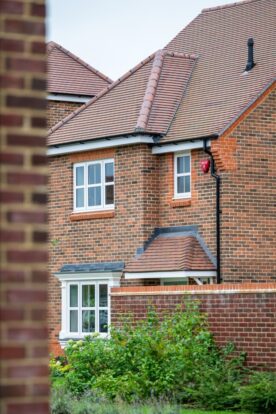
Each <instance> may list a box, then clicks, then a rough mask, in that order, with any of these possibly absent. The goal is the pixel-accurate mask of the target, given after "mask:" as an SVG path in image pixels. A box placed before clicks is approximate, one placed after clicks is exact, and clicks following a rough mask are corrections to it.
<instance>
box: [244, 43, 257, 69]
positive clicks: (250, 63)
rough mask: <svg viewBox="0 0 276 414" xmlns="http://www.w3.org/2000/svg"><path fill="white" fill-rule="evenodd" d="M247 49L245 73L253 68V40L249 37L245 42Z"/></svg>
mask: <svg viewBox="0 0 276 414" xmlns="http://www.w3.org/2000/svg"><path fill="white" fill-rule="evenodd" d="M247 49H248V59H247V64H246V68H245V71H246V72H249V71H250V70H251V69H253V68H254V66H255V62H254V56H253V52H254V40H253V38H252V37H250V38H249V39H248V40H247Z"/></svg>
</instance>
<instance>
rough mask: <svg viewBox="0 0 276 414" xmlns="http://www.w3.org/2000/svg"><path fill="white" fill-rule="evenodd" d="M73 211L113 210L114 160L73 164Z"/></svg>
mask: <svg viewBox="0 0 276 414" xmlns="http://www.w3.org/2000/svg"><path fill="white" fill-rule="evenodd" d="M73 198H74V211H76V212H81V211H97V210H111V209H114V160H113V159H106V160H97V161H91V162H83V163H78V164H74V197H73Z"/></svg>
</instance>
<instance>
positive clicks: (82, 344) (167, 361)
mask: <svg viewBox="0 0 276 414" xmlns="http://www.w3.org/2000/svg"><path fill="white" fill-rule="evenodd" d="M233 351H234V349H233V346H230V345H228V346H227V347H225V348H223V349H220V348H218V347H217V346H216V344H215V342H214V339H213V336H212V334H211V333H210V331H209V328H208V323H207V320H206V317H205V315H204V314H202V313H201V312H200V311H199V308H198V304H197V303H195V302H187V303H186V304H185V308H184V306H180V307H178V308H177V309H176V310H175V312H173V313H171V314H168V313H164V314H163V315H162V317H160V316H159V315H158V314H157V312H156V311H155V309H154V308H151V309H149V311H148V314H147V316H146V319H145V320H143V321H140V322H138V323H137V324H136V326H134V322H133V320H132V319H131V317H129V319H128V320H127V322H125V323H123V324H122V326H121V327H120V328H112V329H111V337H110V339H109V340H104V339H100V338H98V337H96V335H95V336H89V337H86V338H85V339H84V340H83V341H78V342H76V341H69V343H68V346H67V347H66V350H65V354H66V360H67V364H65V366H64V367H63V368H58V369H57V367H54V370H53V371H52V372H53V377H54V378H57V376H58V375H59V376H60V375H62V376H63V377H64V380H65V384H66V387H67V388H68V389H69V390H70V391H71V392H72V393H73V394H74V395H75V396H76V397H78V396H81V395H83V394H84V393H87V392H91V390H92V391H93V392H94V393H95V394H96V395H98V396H100V397H102V398H105V399H108V400H124V401H127V402H132V403H133V402H138V401H139V402H140V401H147V400H149V399H157V400H159V399H160V398H161V399H165V400H168V401H172V402H176V403H193V404H196V405H197V406H204V407H206V408H224V407H226V408H232V407H234V406H235V405H236V404H237V397H236V395H237V393H238V389H239V387H240V384H241V380H242V374H243V368H242V367H243V362H244V355H240V356H238V357H237V356H233ZM61 365H62V364H61ZM60 371H61V372H60Z"/></svg>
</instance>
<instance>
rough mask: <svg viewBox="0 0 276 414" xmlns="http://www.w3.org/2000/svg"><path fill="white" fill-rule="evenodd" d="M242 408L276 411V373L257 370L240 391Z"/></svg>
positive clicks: (253, 410) (265, 413)
mask: <svg viewBox="0 0 276 414" xmlns="http://www.w3.org/2000/svg"><path fill="white" fill-rule="evenodd" d="M239 397H240V401H241V403H240V404H241V408H242V409H245V410H250V412H252V413H262V414H267V413H276V373H275V372H255V373H253V374H252V375H251V376H250V377H249V381H248V384H246V385H244V386H243V387H241V389H240V392H239Z"/></svg>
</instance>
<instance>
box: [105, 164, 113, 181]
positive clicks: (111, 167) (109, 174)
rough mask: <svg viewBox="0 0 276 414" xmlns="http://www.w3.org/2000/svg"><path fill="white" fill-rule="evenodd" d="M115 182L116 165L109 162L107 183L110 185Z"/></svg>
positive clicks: (106, 174)
mask: <svg viewBox="0 0 276 414" xmlns="http://www.w3.org/2000/svg"><path fill="white" fill-rule="evenodd" d="M112 181H114V163H113V162H108V163H106V164H105V182H106V183H110V182H112Z"/></svg>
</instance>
